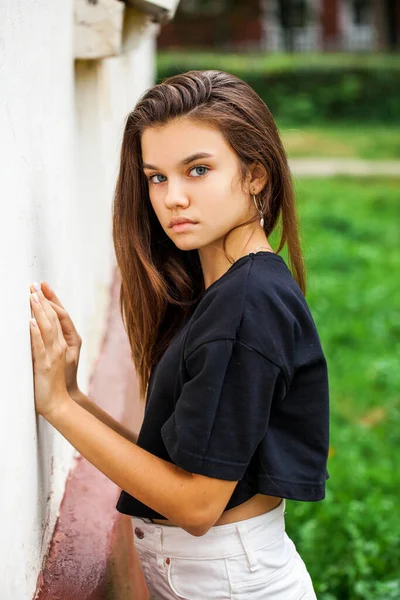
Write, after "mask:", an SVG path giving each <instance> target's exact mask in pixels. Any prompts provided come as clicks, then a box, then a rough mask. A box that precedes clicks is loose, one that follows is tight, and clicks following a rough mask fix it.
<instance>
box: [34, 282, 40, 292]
mask: <svg viewBox="0 0 400 600" xmlns="http://www.w3.org/2000/svg"><path fill="white" fill-rule="evenodd" d="M33 287H34V288H35V290H36V291H37V292H40V291H41V287H40V285H39V284H38V282H37V281H34V282H33Z"/></svg>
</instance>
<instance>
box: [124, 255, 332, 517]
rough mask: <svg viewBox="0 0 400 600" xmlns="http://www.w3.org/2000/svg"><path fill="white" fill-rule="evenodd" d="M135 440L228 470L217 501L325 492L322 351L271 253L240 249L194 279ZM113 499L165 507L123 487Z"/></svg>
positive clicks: (310, 497)
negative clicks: (227, 490)
mask: <svg viewBox="0 0 400 600" xmlns="http://www.w3.org/2000/svg"><path fill="white" fill-rule="evenodd" d="M137 445H138V446H140V447H141V448H144V449H145V450H147V451H148V452H151V453H152V454H154V455H156V456H159V457H160V458H163V459H164V460H167V461H169V462H173V463H175V464H176V465H178V466H179V467H181V468H182V469H185V470H187V471H190V472H192V473H200V474H202V475H206V476H208V477H216V478H218V479H226V480H231V481H238V484H237V486H236V487H235V490H234V492H233V494H232V496H231V498H230V500H229V502H228V504H227V505H226V507H225V510H228V509H230V508H233V507H235V506H238V505H239V504H242V503H243V502H245V501H246V500H248V499H249V498H251V497H252V496H254V495H255V494H257V493H261V494H267V495H271V496H278V497H283V498H288V499H294V500H303V501H315V500H322V499H323V498H324V497H325V481H326V479H328V477H329V475H328V473H327V470H326V464H327V457H328V445H329V391H328V371H327V363H326V360H325V356H324V353H323V350H322V347H321V343H320V339H319V335H318V332H317V329H316V326H315V323H314V321H313V318H312V316H311V313H310V310H309V308H308V305H307V303H306V300H305V298H304V295H303V294H302V292H301V290H300V288H299V286H298V284H297V282H296V281H295V279H294V277H293V276H292V273H291V272H290V270H289V268H288V267H287V265H286V263H285V261H284V259H283V258H282V257H281V256H279V255H277V254H274V253H272V252H268V251H265V252H264V251H261V252H257V253H255V254H254V253H251V254H248V255H246V256H242V257H241V258H239V259H238V260H237V261H236V262H235V263H234V264H233V265H232V266H231V267H230V268H229V269H228V271H226V272H225V273H224V274H223V275H222V276H221V277H220V278H219V279H217V280H216V281H214V282H213V283H212V284H211V285H210V286H209V287H208V288H207V289H206V290H205V292H204V293H203V295H202V297H201V299H200V301H199V303H198V304H197V306H196V308H195V310H194V311H193V313H192V314H191V316H190V318H189V319H188V320H187V321H186V322H185V323H184V325H183V326H182V327H181V328H180V329H179V331H177V332H176V333H175V336H174V337H173V339H172V341H171V343H170V345H169V346H168V348H167V350H166V351H165V352H164V354H163V356H162V357H161V359H160V361H159V362H158V363H157V365H156V366H155V368H153V370H152V372H151V375H150V380H149V386H148V391H147V399H146V408H145V414H144V418H143V423H142V426H141V429H140V432H139V436H138V440H137ZM149 476H150V477H151V473H150V474H149ZM116 508H117V510H118V511H119V512H121V513H124V514H128V515H134V516H139V517H147V518H155V519H163V518H166V517H165V516H164V515H162V514H160V513H158V512H156V511H155V510H153V509H152V508H150V507H148V506H146V505H145V504H143V503H141V502H139V501H138V500H137V499H136V498H134V497H132V496H130V495H129V494H128V493H127V492H125V491H122V492H121V495H120V497H119V500H118V503H117V506H116Z"/></svg>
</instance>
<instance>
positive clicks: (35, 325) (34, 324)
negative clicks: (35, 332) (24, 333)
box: [31, 318, 37, 327]
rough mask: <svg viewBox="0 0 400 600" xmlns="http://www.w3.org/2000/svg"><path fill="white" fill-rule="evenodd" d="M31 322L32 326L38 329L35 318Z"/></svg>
mask: <svg viewBox="0 0 400 600" xmlns="http://www.w3.org/2000/svg"><path fill="white" fill-rule="evenodd" d="M31 321H32V325H33V326H34V327H37V321H36V319H35V318H33V319H31Z"/></svg>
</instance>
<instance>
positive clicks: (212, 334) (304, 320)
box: [184, 253, 318, 379]
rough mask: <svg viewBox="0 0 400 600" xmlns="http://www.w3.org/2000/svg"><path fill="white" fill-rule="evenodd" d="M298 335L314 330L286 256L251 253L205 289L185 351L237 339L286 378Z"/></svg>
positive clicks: (289, 375) (308, 334)
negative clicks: (208, 343) (282, 372)
mask: <svg viewBox="0 0 400 600" xmlns="http://www.w3.org/2000/svg"><path fill="white" fill-rule="evenodd" d="M299 335H300V336H301V335H305V336H311V337H312V336H313V335H314V336H315V335H316V336H317V335H318V334H317V332H316V328H315V325H314V322H313V319H312V316H311V313H310V310H309V307H308V305H307V302H306V300H305V298H304V295H303V293H302V291H301V290H300V288H299V286H298V284H297V282H296V280H295V279H294V277H293V275H292V273H291V271H290V269H289V268H288V266H287V265H286V262H285V260H284V259H283V258H282V257H281V256H279V255H276V254H270V253H262V254H261V253H258V254H250V255H247V256H245V257H242V258H241V259H239V260H238V261H236V263H234V264H233V265H232V267H231V268H230V269H229V270H228V271H227V272H226V273H225V274H224V275H223V276H222V277H221V278H220V279H218V280H217V281H216V282H215V283H214V284H212V285H211V286H210V287H209V288H207V290H206V291H205V293H204V295H203V297H202V299H201V300H200V302H199V304H198V305H197V307H196V309H195V311H194V313H193V315H192V316H191V318H190V322H189V329H188V334H187V338H186V343H185V353H184V355H185V358H186V357H187V356H188V355H189V354H190V353H191V352H193V351H194V350H196V349H197V348H198V347H199V346H200V345H202V344H205V343H207V342H212V341H216V340H229V339H231V340H238V341H240V342H242V343H243V344H245V345H246V346H248V347H249V348H252V349H254V350H256V351H258V352H259V353H260V354H262V355H263V356H265V358H268V359H269V360H270V361H271V362H274V363H275V364H277V365H278V366H280V367H281V368H282V369H283V370H284V371H285V374H286V377H287V378H288V379H290V378H291V375H292V372H293V358H294V357H293V354H294V345H295V339H296V337H298V336H299Z"/></svg>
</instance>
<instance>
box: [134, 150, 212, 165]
mask: <svg viewBox="0 0 400 600" xmlns="http://www.w3.org/2000/svg"><path fill="white" fill-rule="evenodd" d="M213 156H215V155H214V154H209V153H208V152H196V154H191V155H190V156H188V157H187V158H184V159H183V160H181V162H180V163H179V164H180V165H188V164H189V163H191V162H193V161H194V160H198V159H199V158H211V157H213ZM142 166H143V169H159V168H160V167H156V166H155V165H150V164H149V163H143V165H142Z"/></svg>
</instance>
